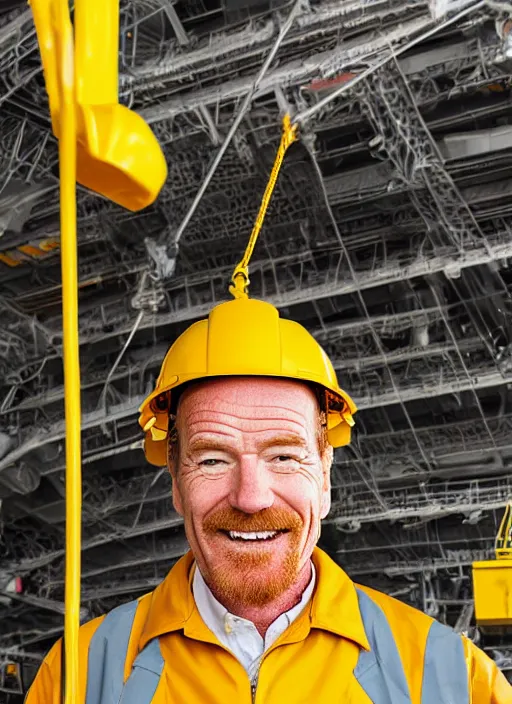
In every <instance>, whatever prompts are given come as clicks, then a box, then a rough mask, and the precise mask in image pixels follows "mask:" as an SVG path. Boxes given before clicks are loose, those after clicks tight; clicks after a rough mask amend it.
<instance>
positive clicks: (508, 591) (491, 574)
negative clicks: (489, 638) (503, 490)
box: [473, 501, 512, 631]
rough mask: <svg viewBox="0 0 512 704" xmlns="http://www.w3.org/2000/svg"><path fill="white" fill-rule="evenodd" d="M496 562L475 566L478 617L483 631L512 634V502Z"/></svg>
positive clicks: (500, 533)
mask: <svg viewBox="0 0 512 704" xmlns="http://www.w3.org/2000/svg"><path fill="white" fill-rule="evenodd" d="M495 552H496V559H495V560H484V561H482V562H474V563H473V594H474V599H475V616H476V622H477V624H478V626H479V627H480V628H481V629H482V630H483V631H496V630H498V631H505V630H506V631H512V501H509V503H508V504H507V507H506V509H505V513H504V514H503V520H502V521H501V525H500V528H499V530H498V535H497V536H496V543H495Z"/></svg>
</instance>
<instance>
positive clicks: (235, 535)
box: [228, 530, 279, 540]
mask: <svg viewBox="0 0 512 704" xmlns="http://www.w3.org/2000/svg"><path fill="white" fill-rule="evenodd" d="M278 532H279V531H277V530H264V531H259V532H258V533H248V532H242V531H238V530H230V531H228V535H229V537H230V538H231V540H238V539H241V540H270V538H275V536H276V535H277V534H278Z"/></svg>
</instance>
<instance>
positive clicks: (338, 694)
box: [26, 548, 512, 704]
mask: <svg viewBox="0 0 512 704" xmlns="http://www.w3.org/2000/svg"><path fill="white" fill-rule="evenodd" d="M313 562H314V564H315V568H316V571H317V582H316V585H315V591H314V595H313V598H312V600H311V602H310V603H309V604H308V606H307V607H306V608H305V609H304V610H303V612H302V613H301V614H300V615H299V616H298V618H297V619H296V620H295V621H294V622H293V623H292V624H291V625H290V626H289V627H288V628H287V630H286V631H285V632H284V633H283V634H282V635H281V636H280V638H279V639H278V640H277V641H276V642H275V643H274V644H273V645H272V646H271V647H270V648H269V649H268V650H267V651H266V652H265V654H264V656H263V658H262V661H261V666H260V670H259V674H258V682H257V686H256V688H255V689H252V688H251V683H250V681H249V678H248V676H247V673H246V671H245V669H244V667H243V666H242V665H241V664H240V662H239V661H238V660H237V659H236V658H235V656H234V655H233V654H232V653H231V652H230V651H229V650H228V649H226V648H225V647H224V646H222V645H221V644H220V642H219V641H218V640H217V638H216V637H215V636H214V635H213V633H212V632H211V631H210V630H209V629H208V628H207V626H206V625H205V624H204V622H203V620H202V619H201V616H200V615H199V612H198V610H197V607H196V605H195V602H194V597H193V594H192V589H191V582H192V576H193V569H192V567H193V565H194V559H193V556H192V554H191V553H188V554H187V555H185V556H184V557H183V558H182V559H181V560H179V562H177V563H176V565H175V566H174V567H173V569H172V570H171V571H170V573H169V575H168V576H167V577H166V579H165V580H164V581H163V582H162V583H161V584H160V585H159V586H158V587H157V588H156V589H155V590H154V591H153V592H151V593H150V594H147V595H145V596H143V597H141V598H140V599H138V600H137V601H134V602H131V603H128V604H124V605H123V606H120V607H118V608H117V609H114V610H113V611H111V612H110V613H109V614H108V615H107V616H102V617H100V618H97V619H95V620H94V621H91V622H90V623H88V624H86V625H84V626H82V628H81V629H80V652H81V659H80V692H79V697H78V699H77V701H76V702H75V704H150V703H152V704H196V703H197V704H199V703H201V704H254V703H256V704H318V703H324V704H335V703H336V702H339V703H340V704H341V703H343V704H512V687H511V686H510V685H509V684H508V682H507V681H506V679H505V677H504V675H503V674H502V673H501V672H500V671H499V670H498V669H497V667H496V665H495V664H494V662H493V661H492V660H490V659H489V658H488V657H487V656H486V655H485V654H484V653H483V652H482V651H481V650H479V649H478V648H477V647H475V646H474V645H473V643H471V642H470V641H469V640H467V639H466V638H464V637H461V636H459V635H457V634H456V633H455V632H454V631H452V630H451V629H449V628H447V627H446V626H442V625H441V624H440V623H438V622H437V621H435V620H433V619H432V618H430V617H429V616H426V615H425V614H423V613H421V612H420V611H417V610H416V609H413V608H411V607H410V606H407V605H405V604H402V603H401V602H399V601H397V600H395V599H393V598H391V597H388V596H387V595H385V594H382V593H380V592H377V591H374V590H373V589H369V588H367V587H361V586H358V585H356V584H354V583H353V582H352V581H351V580H350V579H349V577H348V576H347V575H346V574H345V573H344V572H343V570H342V569H341V568H340V567H338V565H336V564H335V563H334V562H333V561H332V560H331V559H330V558H329V557H328V556H327V555H326V554H325V553H324V552H322V551H321V550H319V549H318V548H317V549H315V551H314V553H313ZM60 687H61V642H60V641H59V642H58V643H57V644H56V645H55V646H54V647H53V648H52V649H51V651H50V652H49V654H48V655H47V657H46V659H45V660H44V662H43V664H42V666H41V669H40V670H39V673H38V675H37V677H36V679H35V681H34V683H33V685H32V687H31V689H30V691H29V693H28V697H27V700H26V704H61V692H60Z"/></svg>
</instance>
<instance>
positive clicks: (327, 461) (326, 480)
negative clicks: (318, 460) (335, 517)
mask: <svg viewBox="0 0 512 704" xmlns="http://www.w3.org/2000/svg"><path fill="white" fill-rule="evenodd" d="M333 457H334V450H333V448H332V445H329V446H328V447H327V448H326V450H325V452H324V456H323V458H322V474H323V482H322V502H321V506H320V518H321V519H322V520H323V519H324V518H326V516H327V514H328V513H329V511H330V510H331V467H332V461H333Z"/></svg>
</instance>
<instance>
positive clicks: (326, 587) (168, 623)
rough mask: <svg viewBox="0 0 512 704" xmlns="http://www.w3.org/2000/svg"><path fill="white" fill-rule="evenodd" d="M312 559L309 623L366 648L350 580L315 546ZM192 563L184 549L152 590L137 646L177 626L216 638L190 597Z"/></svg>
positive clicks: (195, 635)
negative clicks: (182, 553)
mask: <svg viewBox="0 0 512 704" xmlns="http://www.w3.org/2000/svg"><path fill="white" fill-rule="evenodd" d="M312 562H313V565H314V567H315V573H316V578H315V583H314V587H313V588H314V593H313V598H312V599H311V601H310V607H309V614H308V617H309V619H310V627H311V628H319V629H322V630H326V631H329V632H331V633H334V634H336V635H338V636H341V637H343V638H348V639H350V640H352V641H354V642H355V643H357V645H359V646H360V647H362V648H364V649H365V650H370V645H369V643H368V639H367V637H366V633H365V630H364V626H363V620H362V617H361V613H360V610H359V601H358V598H357V592H356V588H355V585H354V583H353V582H352V580H351V579H350V578H349V577H348V576H347V575H346V574H345V572H344V571H343V570H342V569H341V567H339V566H338V565H337V564H336V563H335V562H333V561H332V560H331V558H330V557H329V556H328V555H327V554H326V553H325V552H323V551H322V550H320V549H319V548H315V550H314V551H313V555H312ZM193 565H194V557H193V555H192V553H191V552H188V553H187V554H186V555H184V556H183V557H182V558H181V559H180V560H178V562H177V563H176V564H175V565H174V567H173V568H172V569H171V571H170V572H169V574H168V575H167V577H166V578H165V579H164V581H163V582H161V584H159V585H158V587H157V588H156V589H155V590H154V591H153V592H152V594H151V597H150V599H151V601H150V604H149V609H148V614H147V617H146V622H145V624H144V627H143V629H142V633H141V636H140V640H139V650H142V649H143V648H144V647H145V646H146V645H147V643H149V641H150V640H152V639H153V638H157V637H158V636H161V635H164V634H165V633H171V632H173V631H178V630H184V631H185V633H186V635H190V636H191V637H193V638H196V639H199V640H203V641H205V642H217V640H216V639H215V637H214V636H213V635H212V633H211V631H210V629H209V628H208V627H207V626H206V624H205V623H204V621H203V620H202V618H201V616H200V614H199V611H198V609H197V606H196V603H195V601H194V595H193V592H192V582H193V577H194V570H193V569H192V568H193ZM212 596H213V595H212ZM307 611H308V610H306V612H307Z"/></svg>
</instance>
